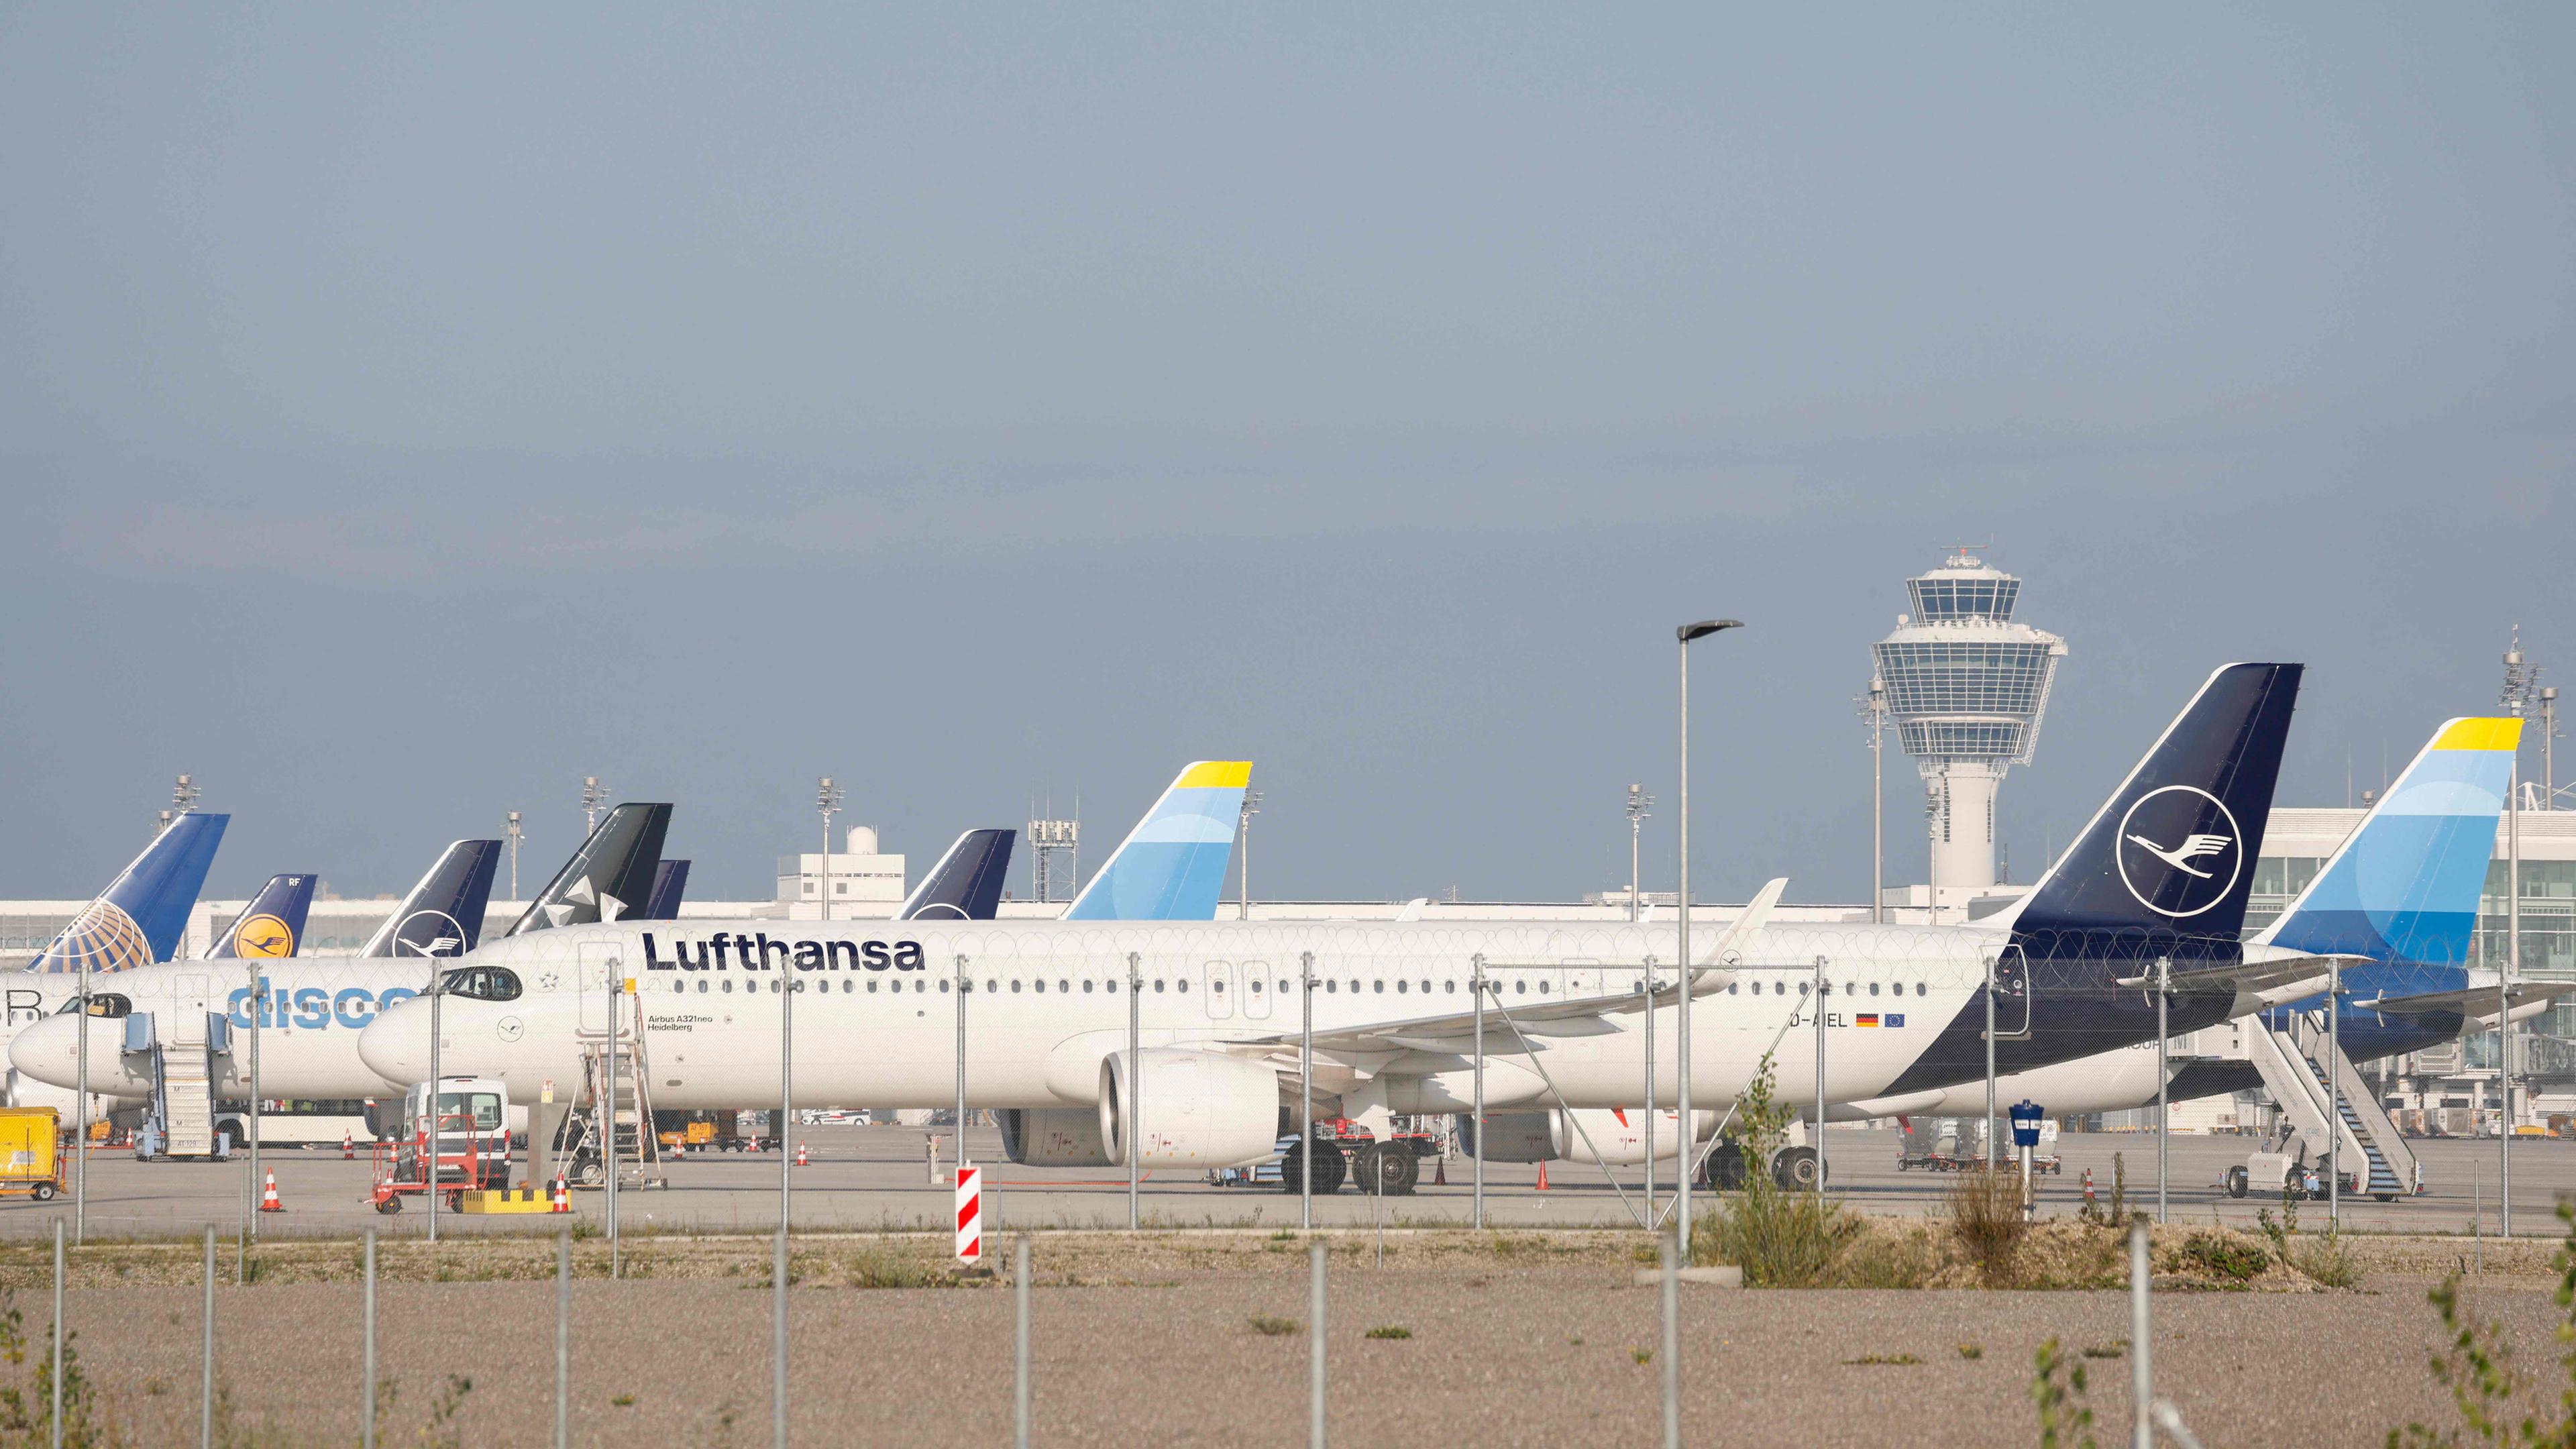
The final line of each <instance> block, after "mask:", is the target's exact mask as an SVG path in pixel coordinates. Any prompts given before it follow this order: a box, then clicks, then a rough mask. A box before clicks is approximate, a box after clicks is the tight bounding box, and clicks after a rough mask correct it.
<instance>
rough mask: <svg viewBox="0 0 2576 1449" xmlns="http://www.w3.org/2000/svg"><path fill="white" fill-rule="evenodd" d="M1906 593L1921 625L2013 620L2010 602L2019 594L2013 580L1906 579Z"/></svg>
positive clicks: (2018, 582)
mask: <svg viewBox="0 0 2576 1449" xmlns="http://www.w3.org/2000/svg"><path fill="white" fill-rule="evenodd" d="M1905 590H1906V592H1907V593H1909V594H1911V595H1912V596H1913V598H1914V618H1915V621H1916V622H1918V623H1923V624H1948V623H1955V622H1957V621H1959V620H1961V619H1994V620H1998V621H2001V620H2008V619H2010V618H2012V611H2013V601H2014V600H2015V599H2016V598H2017V597H2018V596H2019V595H2020V593H2021V580H2019V579H2015V578H1995V577H1985V578H1942V577H1939V576H1938V575H1935V576H1934V577H1931V578H1923V579H1907V580H1906V581H1905Z"/></svg>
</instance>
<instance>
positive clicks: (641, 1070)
mask: <svg viewBox="0 0 2576 1449" xmlns="http://www.w3.org/2000/svg"><path fill="white" fill-rule="evenodd" d="M643 1011H644V1008H643V1003H642V1002H640V1001H638V1002H636V1003H635V1019H634V1020H621V1021H619V1023H618V1027H619V1030H618V1034H617V1074H616V1075H617V1080H616V1083H615V1086H614V1089H613V1090H612V1088H611V1085H610V1082H609V1070H608V1067H609V1062H608V1048H609V1043H608V1040H607V1038H606V1035H605V1034H604V1033H603V1034H601V1036H600V1038H599V1039H598V1040H596V1041H584V1042H583V1043H582V1048H581V1096H580V1097H579V1098H577V1099H576V1105H575V1107H574V1109H573V1111H572V1113H571V1115H570V1116H569V1117H567V1118H566V1119H565V1128H564V1140H563V1142H562V1143H561V1144H560V1145H559V1146H558V1147H557V1148H556V1151H557V1152H558V1153H560V1154H561V1155H562V1158H563V1160H565V1161H567V1162H569V1163H570V1164H571V1168H570V1176H571V1178H572V1180H573V1181H574V1182H575V1183H577V1184H579V1185H581V1186H584V1187H599V1186H603V1185H605V1183H606V1181H607V1178H606V1174H605V1172H604V1170H603V1164H602V1163H601V1161H600V1149H599V1144H600V1143H602V1142H605V1141H607V1140H609V1135H610V1133H611V1132H612V1131H613V1132H614V1133H615V1135H616V1143H617V1151H616V1161H617V1165H618V1171H619V1177H618V1179H617V1182H618V1186H620V1187H660V1186H662V1184H663V1176H662V1141H661V1138H660V1137H659V1136H658V1135H657V1134H656V1133H655V1132H654V1131H653V1093H652V1087H651V1084H650V1082H649V1077H648V1074H649V1072H650V1067H649V1065H648V1064H647V1063H646V1062H645V1060H644V1048H643V1040H644V1035H643V1033H642V1032H641V1031H639V1030H637V1027H638V1026H640V1025H641V1018H642V1016H643Z"/></svg>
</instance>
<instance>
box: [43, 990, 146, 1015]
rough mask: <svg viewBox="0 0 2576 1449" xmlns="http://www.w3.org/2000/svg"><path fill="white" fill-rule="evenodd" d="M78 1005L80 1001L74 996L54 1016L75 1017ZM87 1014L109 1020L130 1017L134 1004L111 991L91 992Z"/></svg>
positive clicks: (78, 1011) (78, 1010) (78, 1009)
mask: <svg viewBox="0 0 2576 1449" xmlns="http://www.w3.org/2000/svg"><path fill="white" fill-rule="evenodd" d="M80 1004H81V999H80V998H79V997H77V996H75V997H73V998H71V999H70V1000H68V1001H66V1002H64V1003H63V1006H62V1010H60V1011H58V1012H56V1013H54V1014H55V1015H56V1016H77V1015H79V1014H80ZM89 1014H90V1015H92V1016H98V1017H105V1018H107V1019H109V1020H114V1019H116V1018H117V1017H121V1016H132V1015H133V1014H134V1003H133V1002H132V1001H131V1000H129V999H127V998H126V997H124V996H121V995H118V994H117V993H116V992H113V991H93V992H91V993H90V994H89Z"/></svg>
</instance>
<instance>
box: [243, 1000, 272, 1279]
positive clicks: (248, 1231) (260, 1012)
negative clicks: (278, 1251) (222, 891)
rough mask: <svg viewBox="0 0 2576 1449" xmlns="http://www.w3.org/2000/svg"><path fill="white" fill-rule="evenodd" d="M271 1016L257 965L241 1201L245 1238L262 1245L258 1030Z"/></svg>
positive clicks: (251, 1004)
mask: <svg viewBox="0 0 2576 1449" xmlns="http://www.w3.org/2000/svg"><path fill="white" fill-rule="evenodd" d="M267 1013H268V978H267V977H265V976H262V975H261V974H260V971H259V965H258V963H257V962H256V961H254V962H253V963H252V965H251V968H250V1193H249V1195H248V1196H246V1197H244V1198H243V1199H242V1201H243V1205H244V1207H245V1208H246V1209H248V1210H246V1211H245V1212H243V1213H242V1238H243V1241H245V1242H250V1243H256V1242H258V1241H259V1212H258V1209H257V1208H256V1206H255V1205H254V1204H255V1201H256V1199H257V1198H258V1197H259V1028H260V1019H261V1018H262V1017H264V1016H266V1015H267Z"/></svg>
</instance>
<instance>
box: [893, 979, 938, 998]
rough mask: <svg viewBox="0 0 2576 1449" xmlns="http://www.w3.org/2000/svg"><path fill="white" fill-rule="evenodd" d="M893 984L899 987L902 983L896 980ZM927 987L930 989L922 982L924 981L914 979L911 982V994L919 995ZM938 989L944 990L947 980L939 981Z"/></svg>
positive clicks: (927, 988)
mask: <svg viewBox="0 0 2576 1449" xmlns="http://www.w3.org/2000/svg"><path fill="white" fill-rule="evenodd" d="M895 984H896V985H897V986H898V987H900V986H901V985H902V984H903V983H902V982H899V981H898V982H896V983H895ZM929 989H930V987H929V986H928V985H927V984H926V983H924V982H922V981H920V980H915V981H914V982H913V983H912V994H913V995H915V996H919V995H920V994H921V993H923V992H925V991H928V990H929ZM939 989H940V990H942V991H946V990H947V989H948V983H947V982H945V981H942V982H940V983H939Z"/></svg>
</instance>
